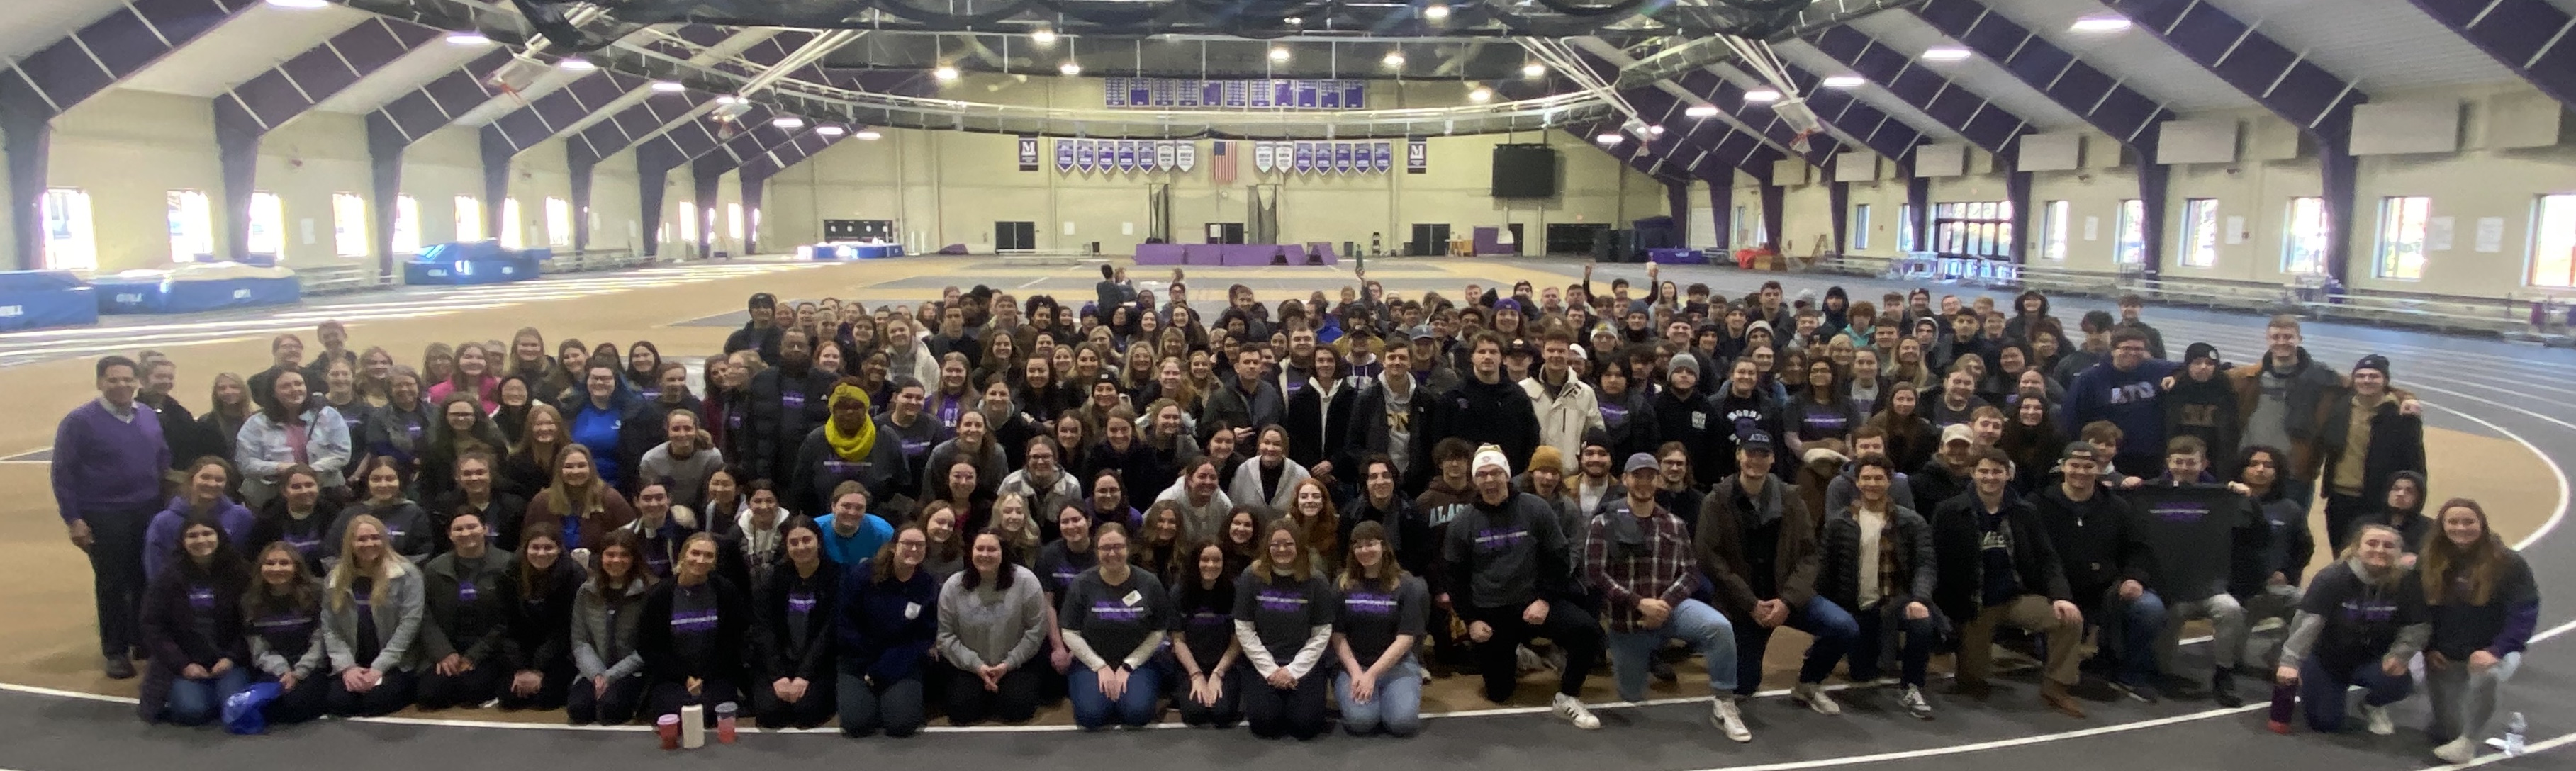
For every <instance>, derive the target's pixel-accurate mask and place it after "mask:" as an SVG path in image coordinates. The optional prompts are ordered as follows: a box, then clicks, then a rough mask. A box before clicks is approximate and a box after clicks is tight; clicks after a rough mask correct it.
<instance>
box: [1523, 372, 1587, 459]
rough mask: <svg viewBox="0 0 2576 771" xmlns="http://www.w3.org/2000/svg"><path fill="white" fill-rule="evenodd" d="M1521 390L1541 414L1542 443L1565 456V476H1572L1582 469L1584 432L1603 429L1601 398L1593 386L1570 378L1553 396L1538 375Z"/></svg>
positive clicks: (1568, 377) (1533, 376)
mask: <svg viewBox="0 0 2576 771" xmlns="http://www.w3.org/2000/svg"><path fill="white" fill-rule="evenodd" d="M1521 390H1522V391H1524V392H1527V393H1528V394H1529V398H1530V408H1531V409H1532V410H1534V411H1536V412H1538V441H1539V444H1542V445H1546V446H1549V447H1554V448H1556V451H1557V452H1559V453H1562V454H1563V457H1564V459H1565V460H1564V463H1563V465H1564V466H1565V473H1566V474H1567V475H1568V476H1572V475H1573V474H1575V473H1576V472H1578V471H1580V470H1582V468H1583V432H1585V431H1589V430H1592V429H1595V428H1602V427H1603V426H1602V424H1601V399H1600V397H1599V396H1597V395H1595V394H1593V392H1592V386H1590V385H1586V384H1585V383H1584V382H1583V381H1582V380H1580V379H1576V378H1574V377H1572V376H1571V375H1569V376H1567V378H1566V380H1565V387H1564V388H1563V389H1561V390H1559V391H1558V392H1556V393H1554V394H1550V393H1549V392H1548V387H1547V384H1545V383H1541V382H1539V379H1538V376H1537V375H1531V376H1529V377H1527V378H1523V379H1522V380H1521Z"/></svg>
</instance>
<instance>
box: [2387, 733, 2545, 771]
mask: <svg viewBox="0 0 2576 771" xmlns="http://www.w3.org/2000/svg"><path fill="white" fill-rule="evenodd" d="M2570 744H2576V734H2560V735H2559V736H2558V738H2555V739H2550V740H2548V741H2543V742H2538V743H2534V744H2526V745H2523V748H2522V754H2524V755H2537V754H2540V753H2543V752H2548V751H2550V750H2554V749H2558V748H2560V747H2565V746H2567V745H2570ZM2512 758H2513V756H2511V755H2506V754H2504V753H2501V752H2490V753H2487V754H2484V755H2479V756H2477V757H2476V758H2473V759H2471V760H2469V762H2466V763H2453V764H2450V765H2447V766H2433V767H2431V768H2427V769H2424V771H2459V769H2464V768H2477V767H2479V766H2483V765H2486V764H2489V763H2502V762H2504V761H2507V760H2511V759H2512Z"/></svg>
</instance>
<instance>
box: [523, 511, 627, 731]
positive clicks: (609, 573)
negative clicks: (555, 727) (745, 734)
mask: <svg viewBox="0 0 2576 771" xmlns="http://www.w3.org/2000/svg"><path fill="white" fill-rule="evenodd" d="M526 532H528V533H538V532H549V533H551V532H556V531H553V530H548V529H545V528H542V527H537V526H534V525H531V526H529V528H528V530H527V531H526ZM534 537H535V536H533V535H529V536H524V537H523V538H522V540H532V539H533V538H534ZM601 541H602V543H601V544H600V546H599V548H598V550H597V551H595V552H593V553H592V554H591V555H590V557H591V566H590V578H589V579H588V580H586V581H583V582H582V585H581V593H580V594H579V595H577V596H575V598H574V599H573V606H572V635H571V639H572V660H573V667H574V671H575V672H576V673H577V674H576V676H575V677H574V678H573V682H572V686H571V688H570V691H569V692H568V693H567V694H566V695H565V703H564V714H565V715H566V716H567V717H569V718H570V719H571V722H572V724H573V725H593V724H597V725H622V724H624V723H626V722H627V721H630V720H633V719H635V711H636V710H637V709H638V708H640V707H642V706H643V704H644V686H645V681H644V656H643V654H640V653H637V652H636V649H635V634H636V629H637V628H638V627H640V626H642V625H643V620H644V617H643V614H642V613H638V612H636V606H638V605H641V604H643V601H644V595H645V593H647V592H650V591H652V588H653V575H652V574H651V573H649V572H647V571H645V570H644V565H643V563H644V560H643V558H642V555H641V551H642V547H641V546H640V545H639V543H638V542H637V540H636V538H635V533H634V532H632V531H627V530H611V531H609V532H608V534H607V535H606V536H604V537H602V539H601Z"/></svg>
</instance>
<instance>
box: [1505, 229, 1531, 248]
mask: <svg viewBox="0 0 2576 771" xmlns="http://www.w3.org/2000/svg"><path fill="white" fill-rule="evenodd" d="M1503 227H1504V228H1506V229H1509V230H1511V231H1512V254H1514V255H1520V254H1526V252H1523V251H1521V249H1522V247H1521V245H1522V244H1526V243H1529V234H1527V233H1523V232H1521V223H1518V222H1514V223H1511V224H1508V225H1504V226H1503Z"/></svg>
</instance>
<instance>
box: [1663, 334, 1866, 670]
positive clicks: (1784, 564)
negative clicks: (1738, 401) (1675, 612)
mask: <svg viewBox="0 0 2576 771" xmlns="http://www.w3.org/2000/svg"><path fill="white" fill-rule="evenodd" d="M1736 373H1737V374H1738V375H1742V374H1744V370H1743V369H1742V368H1741V367H1739V368H1738V369H1737V370H1736ZM1772 454H1773V447H1772V444H1771V435H1770V434H1768V433H1765V432H1762V431H1754V432H1752V433H1750V434H1747V435H1745V436H1744V437H1743V438H1742V443H1741V444H1739V445H1738V446H1737V447H1736V448H1735V463H1734V465H1735V467H1736V470H1735V473H1733V474H1729V475H1727V477H1726V478H1725V479H1723V480H1720V481H1719V482H1718V483H1717V487H1716V488H1715V489H1713V490H1711V491H1710V492H1709V494H1708V498H1707V500H1706V502H1704V503H1702V504H1700V514H1699V530H1698V533H1697V535H1696V537H1695V539H1694V546H1693V550H1694V551H1695V552H1696V556H1697V557H1698V561H1699V565H1700V568H1701V569H1702V570H1705V571H1707V572H1708V578H1709V581H1710V582H1711V583H1712V584H1714V585H1715V587H1716V591H1715V595H1716V597H1717V600H1718V601H1717V604H1718V606H1719V607H1721V608H1722V609H1724V610H1725V611H1726V612H1727V613H1728V614H1729V615H1728V618H1727V620H1728V622H1729V623H1730V625H1731V626H1732V627H1733V632H1734V635H1735V649H1736V652H1735V662H1736V667H1735V695H1736V696H1737V697H1738V698H1742V697H1747V696H1752V695H1753V693H1754V691H1756V690H1758V689H1760V687H1761V684H1762V656H1763V652H1764V651H1765V650H1768V649H1769V648H1770V645H1771V633H1772V631H1773V630H1776V629H1779V628H1781V627H1788V628H1791V629H1796V630H1798V631H1801V632H1806V633H1807V634H1808V635H1810V636H1812V637H1813V638H1814V642H1812V643H1810V644H1809V645H1808V646H1807V659H1806V663H1805V665H1803V666H1801V667H1800V668H1799V670H1798V682H1797V684H1796V685H1794V686H1791V688H1790V692H1789V698H1790V699H1791V700H1793V701H1796V702H1797V703H1799V704H1800V705H1803V706H1805V707H1806V708H1808V709H1810V710H1814V711H1815V712H1816V713H1817V714H1820V715H1839V714H1842V705H1840V704H1836V703H1835V702H1834V699H1833V697H1832V696H1829V695H1826V694H1825V692H1824V690H1823V687H1822V686H1823V683H1824V680H1825V676H1826V675H1829V674H1832V673H1833V668H1834V664H1835V663H1837V662H1840V661H1842V658H1843V653H1844V651H1845V650H1847V649H1849V648H1850V646H1851V643H1852V638H1853V637H1854V636H1856V635H1858V634H1859V633H1860V629H1859V627H1858V626H1856V625H1855V624H1854V623H1853V621H1852V617H1851V613H1850V612H1849V611H1846V610H1844V609H1843V608H1842V606H1840V605H1837V604H1835V603H1834V601H1833V600H1829V599H1825V598H1824V597H1823V596H1821V595H1818V594H1817V593H1816V569H1817V560H1818V558H1819V557H1820V556H1821V555H1820V554H1819V553H1818V552H1817V549H1816V534H1817V532H1818V530H1819V525H1818V524H1817V521H1816V519H1815V518H1814V517H1813V516H1811V515H1809V514H1808V512H1807V507H1806V504H1805V502H1804V501H1803V500H1802V499H1801V497H1800V496H1799V495H1798V491H1797V490H1796V489H1795V488H1792V487H1790V486H1789V483H1787V482H1784V481H1781V479H1780V477H1778V476H1776V475H1773V474H1772V473H1771V461H1772Z"/></svg>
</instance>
